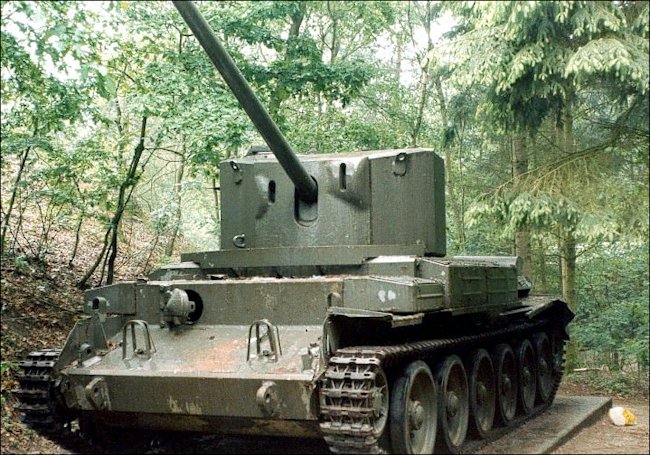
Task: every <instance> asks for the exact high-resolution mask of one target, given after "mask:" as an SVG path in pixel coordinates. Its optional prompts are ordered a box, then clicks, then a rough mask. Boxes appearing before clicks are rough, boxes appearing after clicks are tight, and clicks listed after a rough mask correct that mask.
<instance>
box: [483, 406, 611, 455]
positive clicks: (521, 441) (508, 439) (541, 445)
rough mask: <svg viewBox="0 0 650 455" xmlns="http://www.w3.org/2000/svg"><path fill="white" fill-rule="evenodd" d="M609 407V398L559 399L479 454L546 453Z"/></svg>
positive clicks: (605, 411)
mask: <svg viewBox="0 0 650 455" xmlns="http://www.w3.org/2000/svg"><path fill="white" fill-rule="evenodd" d="M611 407H612V399H611V398H605V397H569V396H558V397H557V398H556V399H555V402H554V403H553V405H552V406H551V407H550V408H549V409H548V410H546V411H545V412H544V413H542V414H541V415H539V416H538V417H535V418H534V419H532V420H529V421H528V422H526V423H524V424H523V425H522V426H520V427H518V428H515V429H513V430H512V431H510V432H508V433H506V434H505V435H503V436H502V437H500V438H498V439H496V440H494V441H492V442H490V443H489V444H488V445H486V446H484V447H483V448H482V449H480V450H479V451H478V453H481V454H497V453H498V454H500V453H549V452H551V451H553V450H555V449H557V448H558V447H560V446H561V445H562V444H564V443H565V442H567V441H568V440H569V439H571V438H572V437H573V436H574V435H575V434H576V433H577V432H578V431H580V430H581V429H582V428H584V427H586V426H588V425H590V424H592V423H593V422H595V421H596V420H598V419H599V418H600V417H602V416H603V415H605V414H606V413H607V411H608V410H609V408H611Z"/></svg>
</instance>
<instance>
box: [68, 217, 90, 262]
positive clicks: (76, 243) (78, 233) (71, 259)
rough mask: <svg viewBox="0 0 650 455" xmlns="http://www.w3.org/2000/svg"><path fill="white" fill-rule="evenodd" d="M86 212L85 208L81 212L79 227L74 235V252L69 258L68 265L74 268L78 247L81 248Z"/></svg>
mask: <svg viewBox="0 0 650 455" xmlns="http://www.w3.org/2000/svg"><path fill="white" fill-rule="evenodd" d="M85 215H86V212H84V211H83V210H82V211H81V213H80V214H79V221H77V228H76V229H75V235H74V245H73V246H72V253H71V254H70V259H68V267H70V268H72V263H73V262H74V259H75V258H76V257H77V249H78V248H79V240H80V238H81V226H82V225H83V222H84V218H85Z"/></svg>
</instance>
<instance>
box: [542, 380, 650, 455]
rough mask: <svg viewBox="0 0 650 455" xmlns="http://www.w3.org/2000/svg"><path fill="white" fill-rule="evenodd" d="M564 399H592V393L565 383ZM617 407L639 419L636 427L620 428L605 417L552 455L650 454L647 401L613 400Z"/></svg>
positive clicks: (616, 398) (563, 387)
mask: <svg viewBox="0 0 650 455" xmlns="http://www.w3.org/2000/svg"><path fill="white" fill-rule="evenodd" d="M560 393H561V394H564V395H591V394H592V393H590V390H589V389H586V388H585V387H584V386H581V385H579V384H575V383H565V384H563V385H562V387H560ZM613 405H614V406H623V407H626V408H628V409H630V410H631V411H632V413H633V414H634V415H635V416H636V425H632V426H626V427H617V426H615V425H614V424H613V423H612V422H611V421H610V420H609V417H607V416H606V415H605V416H603V417H602V418H601V419H599V420H598V421H597V422H595V423H593V424H592V425H590V426H589V427H587V428H584V429H582V430H581V431H580V432H579V433H578V434H577V435H576V436H574V437H573V438H572V439H571V440H570V441H569V442H567V443H566V444H564V445H563V446H562V447H560V448H558V449H557V450H555V451H554V452H553V453H558V454H565V453H567V454H568V453H607V454H609V453H643V454H648V453H650V442H649V441H650V433H649V431H648V401H647V400H643V399H641V398H638V399H634V400H633V399H622V398H618V397H614V398H613Z"/></svg>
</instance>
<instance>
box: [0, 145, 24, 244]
mask: <svg viewBox="0 0 650 455" xmlns="http://www.w3.org/2000/svg"><path fill="white" fill-rule="evenodd" d="M31 150H32V147H31V146H30V147H27V148H26V149H25V153H23V156H22V158H21V159H20V166H18V173H17V174H16V179H15V180H14V185H13V188H12V189H11V197H10V198H9V203H8V204H7V213H6V214H5V216H4V218H3V219H2V230H1V231H0V255H2V254H4V248H5V239H6V237H7V228H8V227H9V220H10V219H11V211H12V210H13V208H14V202H15V201H16V194H18V189H19V187H20V186H19V185H20V181H21V180H22V177H23V171H24V170H25V164H26V163H27V158H28V157H29V152H30V151H31Z"/></svg>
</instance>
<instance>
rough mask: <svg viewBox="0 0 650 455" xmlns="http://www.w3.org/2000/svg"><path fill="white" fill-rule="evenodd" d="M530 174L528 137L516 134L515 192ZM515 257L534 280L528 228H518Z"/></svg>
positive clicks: (514, 148) (513, 165)
mask: <svg viewBox="0 0 650 455" xmlns="http://www.w3.org/2000/svg"><path fill="white" fill-rule="evenodd" d="M527 172H528V151H527V149H526V137H525V136H524V135H523V134H514V135H513V137H512V176H513V180H514V184H515V190H516V191H519V190H520V189H521V183H522V181H523V180H524V178H525V175H526V173H527ZM515 255H517V256H519V257H521V258H522V259H523V260H524V268H523V274H524V276H526V277H527V278H529V279H530V278H532V274H533V272H532V265H533V259H532V256H531V253H530V231H529V229H528V226H518V227H517V231H516V232H515Z"/></svg>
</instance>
